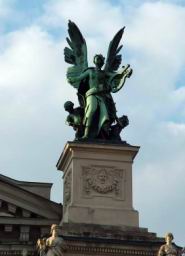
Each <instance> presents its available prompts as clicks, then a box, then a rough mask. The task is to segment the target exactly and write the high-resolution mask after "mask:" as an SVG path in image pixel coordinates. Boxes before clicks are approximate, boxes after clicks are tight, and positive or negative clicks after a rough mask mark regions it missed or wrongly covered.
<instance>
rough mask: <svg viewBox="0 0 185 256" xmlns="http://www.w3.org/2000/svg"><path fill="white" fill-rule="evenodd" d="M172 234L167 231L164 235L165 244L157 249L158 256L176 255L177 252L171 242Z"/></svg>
mask: <svg viewBox="0 0 185 256" xmlns="http://www.w3.org/2000/svg"><path fill="white" fill-rule="evenodd" d="M173 238H174V237H173V234H172V233H167V234H166V236H165V241H166V244H164V245H162V246H161V247H160V249H159V252H158V256H177V255H178V254H179V252H178V249H177V247H176V246H175V245H174V244H173V243H172V241H173Z"/></svg>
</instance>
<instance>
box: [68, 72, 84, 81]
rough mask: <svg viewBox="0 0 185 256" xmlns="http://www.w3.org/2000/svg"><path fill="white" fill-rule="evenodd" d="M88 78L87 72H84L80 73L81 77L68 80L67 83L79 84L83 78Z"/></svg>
mask: <svg viewBox="0 0 185 256" xmlns="http://www.w3.org/2000/svg"><path fill="white" fill-rule="evenodd" d="M88 76H89V70H86V71H85V72H83V73H81V75H79V76H77V77H71V78H68V82H69V83H76V82H80V81H81V80H83V79H84V78H86V77H88Z"/></svg>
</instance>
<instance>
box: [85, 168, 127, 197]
mask: <svg viewBox="0 0 185 256" xmlns="http://www.w3.org/2000/svg"><path fill="white" fill-rule="evenodd" d="M123 174H124V170H121V169H117V168H115V167H108V166H95V165H92V166H83V168H82V182H83V194H84V195H85V196H92V195H93V194H97V195H101V194H102V195H107V196H109V195H111V196H114V197H121V195H122V181H123Z"/></svg>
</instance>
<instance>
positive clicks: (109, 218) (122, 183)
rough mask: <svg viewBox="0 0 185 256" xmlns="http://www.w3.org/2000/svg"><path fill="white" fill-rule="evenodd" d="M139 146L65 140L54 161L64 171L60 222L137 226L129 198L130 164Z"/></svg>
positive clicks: (130, 190) (130, 194) (137, 222)
mask: <svg viewBox="0 0 185 256" xmlns="http://www.w3.org/2000/svg"><path fill="white" fill-rule="evenodd" d="M138 150H139V147H135V146H130V145H128V144H124V143H123V144H107V143H102V144H100V143H89V142H88V143H85V142H68V143H67V144H66V146H65V148H64V151H63V153H62V155H61V157H60V159H59V161H58V163H57V168H58V170H61V171H63V172H64V175H63V179H64V202H63V219H62V223H85V224H98V225H112V226H129V227H139V216H138V212H137V211H136V210H134V208H133V202H132V164H133V160H134V158H135V156H136V154H137V152H138Z"/></svg>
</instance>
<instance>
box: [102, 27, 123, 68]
mask: <svg viewBox="0 0 185 256" xmlns="http://www.w3.org/2000/svg"><path fill="white" fill-rule="evenodd" d="M124 29H125V27H123V28H122V29H120V30H119V31H118V32H117V33H116V35H115V36H114V37H113V39H112V41H111V42H110V44H109V48H108V53H107V59H106V64H105V68H104V70H105V72H114V71H116V70H117V69H118V68H119V66H120V64H121V60H122V57H121V54H118V53H119V52H120V50H121V48H122V47H123V45H120V46H119V43H120V41H121V38H122V35H123V32H124Z"/></svg>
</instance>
